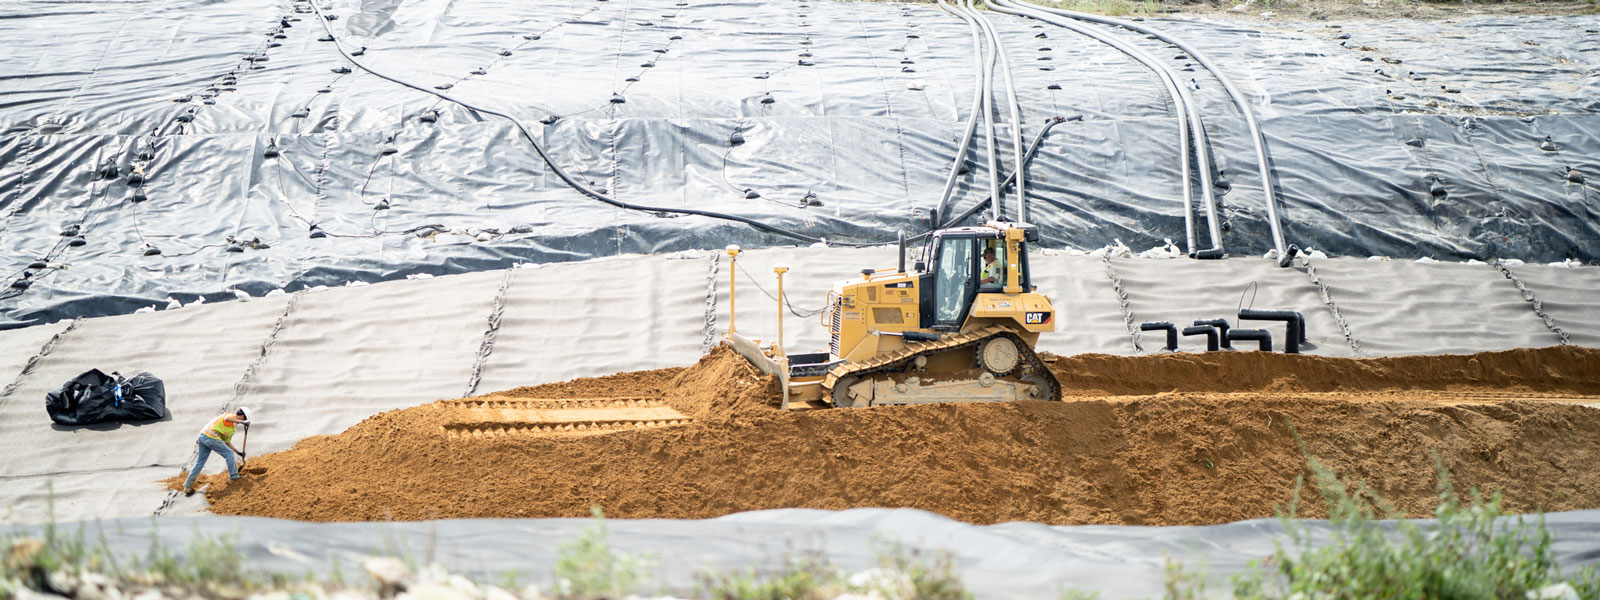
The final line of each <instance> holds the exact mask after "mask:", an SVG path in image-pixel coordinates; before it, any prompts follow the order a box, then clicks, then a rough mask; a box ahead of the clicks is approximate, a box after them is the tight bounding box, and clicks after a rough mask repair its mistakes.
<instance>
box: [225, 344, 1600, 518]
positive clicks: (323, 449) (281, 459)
mask: <svg viewBox="0 0 1600 600" xmlns="http://www.w3.org/2000/svg"><path fill="white" fill-rule="evenodd" d="M1055 367H1056V369H1057V370H1058V371H1059V376H1060V377H1061V378H1062V380H1063V383H1064V385H1065V387H1066V388H1067V389H1068V393H1067V395H1068V396H1069V401H1067V402H1019V403H997V404H962V405H935V406H917V407H882V408H870V409H850V410H822V411H810V412H795V413H780V412H778V411H776V410H775V409H774V408H773V406H774V405H775V403H776V400H775V395H776V388H775V386H774V385H773V383H772V382H771V381H770V379H767V378H760V377H757V376H756V374H755V373H754V372H753V371H752V370H751V369H750V368H749V367H748V366H747V365H745V364H744V363H743V361H742V359H740V358H739V357H738V356H736V355H733V354H732V353H731V352H728V351H726V350H718V351H716V352H713V353H712V354H710V355H708V356H707V357H706V358H705V359H703V360H701V361H700V363H699V364H697V365H695V366H692V367H688V368H684V369H666V370H660V371H646V372H638V373H626V374H620V375H615V376H611V377H604V378H597V379H587V380H577V381H573V382H568V383H563V384H556V385H547V386H538V387H533V388H521V389H519V390H515V391H513V392H510V393H503V394H501V395H502V396H504V395H513V396H520V397H526V398H552V397H583V398H592V397H597V396H598V397H606V396H611V397H614V396H635V395H641V394H647V393H653V394H656V395H657V397H660V398H662V399H663V400H664V401H665V402H667V403H668V404H669V405H671V406H672V407H673V408H676V409H677V410H678V411H679V412H681V413H683V414H684V415H688V416H690V417H693V419H694V421H693V422H692V423H691V424H689V425H683V426H676V427H664V428H654V429H640V430H628V431H621V432H618V433H607V434H603V435H586V436H562V435H511V434H507V435H500V436H490V437H484V438H481V439H479V438H467V439H457V438H450V437H449V436H447V435H446V433H445V431H446V426H447V425H450V421H449V420H450V418H451V417H450V414H451V408H450V403H449V402H439V403H434V404H430V405H426V406H421V407H416V408H412V409H407V410H400V411H393V412H389V413H384V414H380V415H377V416H374V417H372V418H369V419H367V420H366V421H364V422H362V423H360V424H358V425H356V426H355V427H352V428H351V429H350V430H348V431H346V432H344V433H342V434H339V435H335V436H323V437H316V438H310V439H307V440H304V441H302V442H301V443H300V444H299V445H297V446H296V447H295V448H293V449H291V450H289V451H286V452H282V453H277V454H272V455H266V456H262V457H258V458H253V459H252V460H251V461H250V463H251V466H256V467H266V468H267V472H266V473H265V474H263V475H251V476H247V477H245V478H244V479H242V480H240V481H238V482H232V483H231V484H230V483H229V482H226V481H222V480H223V479H225V477H223V476H211V477H209V478H208V479H209V482H210V483H211V484H212V485H213V486H214V487H213V490H212V491H211V492H210V493H209V496H210V500H211V503H212V510H214V511H215V512H218V513H223V514H246V515H259V516H270V517H282V518H292V519H303V520H373V519H387V518H394V519H421V518H434V517H440V518H444V517H452V518H453V517H584V516H587V515H588V514H589V509H590V507H591V506H594V505H599V506H601V507H602V508H603V509H604V510H605V512H606V514H607V515H610V516H613V517H619V518H656V517H660V518H702V517H714V516H719V515H724V514H728V513H732V512H738V511H745V510H755V509H764V508H782V507H810V508H826V509H842V508H851V507H860V506H886V507H913V508H920V509H924V510H929V511H933V512H937V513H941V514H945V515H948V516H951V517H954V518H958V519H962V520H966V521H971V522H977V523H992V522H1001V521H1009V520H1028V521H1039V522H1044V523H1052V524H1074V523H1107V524H1149V525H1171V524H1206V523H1218V522H1227V521H1233V520H1239V519H1246V518H1253V517H1266V516H1271V515H1272V514H1273V510H1274V507H1276V506H1279V505H1281V504H1283V503H1284V502H1286V501H1287V500H1288V499H1289V496H1290V494H1291V489H1292V486H1293V483H1294V481H1295V478H1296V477H1297V476H1299V475H1302V474H1304V473H1305V462H1304V459H1303V458H1302V456H1301V454H1300V451H1299V450H1298V448H1297V446H1296V442H1295V440H1294V438H1293V436H1292V435H1291V433H1290V431H1289V429H1288V427H1286V425H1285V423H1286V422H1288V423H1292V424H1293V426H1294V428H1295V429H1296V430H1298V432H1299V434H1300V436H1301V437H1302V438H1303V439H1304V440H1305V443H1306V445H1307V447H1308V448H1309V449H1310V451H1311V452H1312V453H1314V454H1315V455H1317V456H1318V457H1319V458H1321V459H1323V460H1324V461H1325V462H1327V463H1328V464H1329V465H1330V466H1332V467H1333V468H1335V469H1337V470H1338V471H1339V472H1340V473H1341V474H1344V475H1346V476H1350V477H1354V478H1359V479H1361V480H1364V481H1366V482H1367V483H1368V484H1370V485H1371V486H1372V487H1373V488H1374V489H1375V490H1376V491H1377V492H1378V493H1380V494H1382V495H1383V496H1385V497H1387V498H1388V499H1390V500H1391V501H1393V502H1395V503H1396V504H1397V505H1398V506H1400V507H1402V508H1404V509H1405V510H1407V511H1409V512H1411V513H1412V514H1416V515H1424V514H1427V513H1428V512H1430V511H1431V508H1432V501H1433V499H1434V497H1435V494H1434V487H1433V486H1434V481H1435V476H1434V468H1433V458H1432V457H1433V456H1434V455H1435V454H1437V455H1438V456H1439V458H1440V459H1441V460H1443V462H1444V463H1445V465H1446V466H1447V467H1448V468H1449V469H1450V471H1451V474H1452V478H1453V479H1454V480H1455V481H1456V483H1457V484H1458V485H1460V486H1462V487H1466V486H1477V487H1479V488H1483V489H1492V490H1499V491H1502V492H1504V494H1505V497H1506V504H1507V505H1508V507H1510V508H1511V509H1513V510H1520V511H1533V510H1567V509H1576V508H1596V507H1600V473H1596V472H1595V471H1594V469H1593V468H1592V465H1594V464H1596V462H1597V461H1600V442H1596V440H1600V410H1597V409H1595V408H1589V407H1585V406H1581V405H1579V404H1577V403H1576V402H1577V401H1578V400H1574V399H1573V398H1571V397H1572V396H1578V395H1600V351H1596V350H1584V349H1573V348H1550V349H1540V350H1516V351H1511V352H1503V353H1491V354H1480V355H1475V356H1470V357H1415V358H1402V359H1378V360H1364V361H1355V360H1344V359H1329V358H1318V357H1305V356H1301V357H1286V356H1283V355H1268V354H1257V353H1244V352H1241V353H1233V354H1206V355H1178V356H1151V357H1107V356H1080V357H1063V358H1058V359H1056V361H1055ZM1274 373H1290V374H1287V375H1283V374H1278V375H1275V374H1274ZM1172 390H1179V391H1177V392H1176V393H1173V392H1172ZM1152 392H1162V393H1155V394H1152ZM1584 401H1587V402H1595V401H1596V400H1595V399H1589V400H1584ZM1303 514H1308V516H1316V514H1317V513H1316V511H1315V510H1312V511H1308V513H1303Z"/></svg>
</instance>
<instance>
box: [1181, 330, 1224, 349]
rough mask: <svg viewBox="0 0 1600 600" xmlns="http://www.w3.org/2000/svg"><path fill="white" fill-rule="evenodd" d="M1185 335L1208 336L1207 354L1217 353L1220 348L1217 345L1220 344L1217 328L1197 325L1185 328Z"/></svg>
mask: <svg viewBox="0 0 1600 600" xmlns="http://www.w3.org/2000/svg"><path fill="white" fill-rule="evenodd" d="M1183 335H1184V336H1185V337H1187V336H1191V335H1203V336H1206V351H1207V352H1216V351H1217V348H1218V346H1217V344H1218V342H1217V328H1215V327H1211V326H1209V325H1196V326H1194V327H1185V328H1183Z"/></svg>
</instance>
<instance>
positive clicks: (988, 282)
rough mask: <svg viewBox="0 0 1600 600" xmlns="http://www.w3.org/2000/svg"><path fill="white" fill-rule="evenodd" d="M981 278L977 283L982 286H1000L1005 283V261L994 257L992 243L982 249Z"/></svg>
mask: <svg viewBox="0 0 1600 600" xmlns="http://www.w3.org/2000/svg"><path fill="white" fill-rule="evenodd" d="M982 274H983V279H980V280H979V281H978V285H980V286H983V287H986V288H987V287H1000V286H1001V285H1002V284H1004V283H1005V263H1003V262H1001V261H1000V260H998V259H997V258H995V252H994V245H993V243H990V245H989V246H988V247H987V248H984V249H983V272H982Z"/></svg>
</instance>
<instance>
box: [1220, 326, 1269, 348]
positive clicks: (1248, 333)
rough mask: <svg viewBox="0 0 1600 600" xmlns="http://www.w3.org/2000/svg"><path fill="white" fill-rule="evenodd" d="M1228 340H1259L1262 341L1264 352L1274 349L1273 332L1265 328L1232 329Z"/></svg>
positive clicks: (1229, 331)
mask: <svg viewBox="0 0 1600 600" xmlns="http://www.w3.org/2000/svg"><path fill="white" fill-rule="evenodd" d="M1228 340H1229V341H1234V340H1257V341H1259V342H1261V351H1262V352H1271V351H1272V332H1270V331H1267V330H1265V329H1230V330H1228Z"/></svg>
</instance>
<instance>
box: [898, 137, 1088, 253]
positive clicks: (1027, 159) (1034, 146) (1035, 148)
mask: <svg viewBox="0 0 1600 600" xmlns="http://www.w3.org/2000/svg"><path fill="white" fill-rule="evenodd" d="M1064 122H1066V118H1064V117H1053V118H1051V119H1050V120H1049V121H1046V122H1045V124H1044V127H1043V128H1041V129H1040V130H1039V134H1038V135H1037V136H1034V138H1033V143H1031V144H1028V151H1027V152H1026V153H1024V154H1023V155H1022V164H1021V165H1019V166H1018V167H1017V168H1018V169H1021V168H1022V167H1025V166H1027V165H1028V163H1031V162H1033V155H1034V154H1036V153H1038V152H1039V146H1040V145H1041V144H1042V143H1044V136H1045V134H1048V133H1050V130H1051V129H1052V128H1054V127H1055V126H1056V125H1058V124H1060V123H1064ZM1016 176H1017V173H1016V171H1012V172H1011V174H1010V175H1008V176H1006V179H1005V181H1004V182H1002V183H1001V184H1000V187H1005V186H1008V185H1011V180H1012V179H1013V178H1015V177H1016ZM993 201H994V197H993V196H989V197H987V198H984V199H983V200H979V201H978V203H977V204H974V205H972V207H971V208H968V209H967V210H966V211H964V212H962V213H961V214H959V215H956V218H954V219H949V220H946V221H944V222H943V223H942V224H940V225H939V227H949V226H952V225H955V224H956V223H960V222H962V221H965V220H967V219H969V218H972V215H975V214H978V211H981V210H983V209H984V207H986V206H988V205H989V203H990V202H993ZM919 237H920V236H919Z"/></svg>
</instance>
